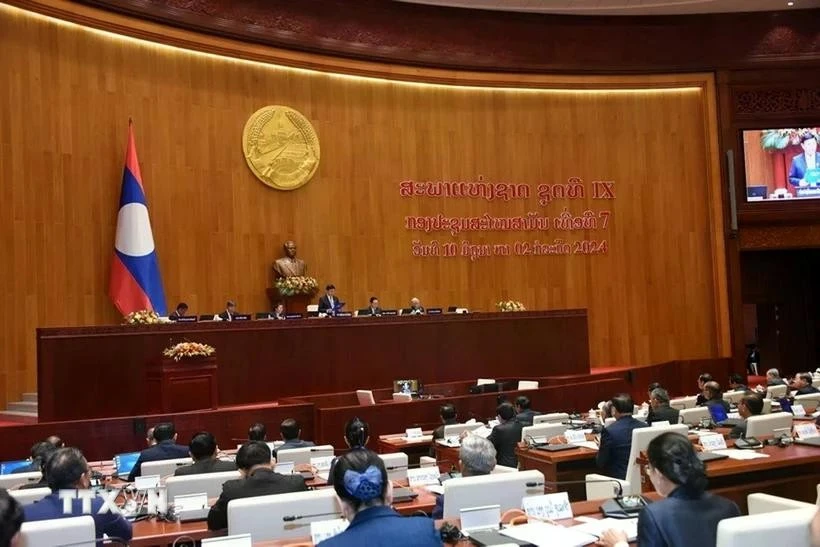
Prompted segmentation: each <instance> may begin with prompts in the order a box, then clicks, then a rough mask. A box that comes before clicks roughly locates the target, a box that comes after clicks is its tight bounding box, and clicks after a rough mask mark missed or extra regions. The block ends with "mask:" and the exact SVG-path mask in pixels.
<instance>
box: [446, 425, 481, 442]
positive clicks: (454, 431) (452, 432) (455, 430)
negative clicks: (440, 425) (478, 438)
mask: <svg viewBox="0 0 820 547" xmlns="http://www.w3.org/2000/svg"><path fill="white" fill-rule="evenodd" d="M483 425H484V424H482V423H475V424H452V425H445V426H444V438H445V439H448V438H450V437H458V436H459V435H461V434H462V433H464V432H465V431H475V430H476V429H478V428H479V427H482V426H483Z"/></svg>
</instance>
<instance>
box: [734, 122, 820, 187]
mask: <svg viewBox="0 0 820 547" xmlns="http://www.w3.org/2000/svg"><path fill="white" fill-rule="evenodd" d="M818 139H820V127H800V128H794V127H792V128H781V129H753V130H747V131H743V154H744V161H745V165H746V201H748V202H766V201H770V200H781V199H801V200H802V199H820V161H818V159H819V158H818V156H817V142H818Z"/></svg>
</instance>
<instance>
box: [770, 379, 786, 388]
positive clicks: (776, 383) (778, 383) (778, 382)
mask: <svg viewBox="0 0 820 547" xmlns="http://www.w3.org/2000/svg"><path fill="white" fill-rule="evenodd" d="M785 385H786V382H784V381H783V378H778V379H777V380H771V381H769V380H766V387H772V386H785Z"/></svg>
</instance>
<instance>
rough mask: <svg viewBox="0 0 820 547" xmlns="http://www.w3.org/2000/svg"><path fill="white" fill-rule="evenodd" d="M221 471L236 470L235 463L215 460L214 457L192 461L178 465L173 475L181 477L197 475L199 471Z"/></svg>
mask: <svg viewBox="0 0 820 547" xmlns="http://www.w3.org/2000/svg"><path fill="white" fill-rule="evenodd" d="M222 471H236V464H235V463H234V462H226V461H222V460H217V459H216V458H208V459H206V460H199V461H198V462H194V463H192V464H191V465H185V466H183V467H178V468H177V469H176V470H175V471H174V476H175V477H181V476H183V475H199V474H201V473H220V472H222Z"/></svg>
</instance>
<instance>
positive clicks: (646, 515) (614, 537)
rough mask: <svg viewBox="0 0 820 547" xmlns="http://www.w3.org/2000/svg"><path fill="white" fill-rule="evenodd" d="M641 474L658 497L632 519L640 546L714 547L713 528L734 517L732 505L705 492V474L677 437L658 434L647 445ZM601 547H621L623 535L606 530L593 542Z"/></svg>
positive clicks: (691, 451) (690, 448)
mask: <svg viewBox="0 0 820 547" xmlns="http://www.w3.org/2000/svg"><path fill="white" fill-rule="evenodd" d="M647 455H648V457H649V465H648V466H647V470H646V473H647V475H648V477H649V480H651V481H652V485H653V486H654V487H655V491H657V492H658V494H660V495H661V497H662V498H663V499H662V500H660V501H657V502H655V503H651V504H649V505H648V506H646V507H645V508H644V509H643V511H641V513H640V514H639V516H638V545H640V546H641V547H691V546H693V545H701V546H704V547H705V546H707V545H715V543H716V542H717V527H718V523H719V522H720V521H721V520H723V519H728V518H732V517H738V516H740V510H739V509H738V507H737V505H735V504H734V502H732V501H729V500H727V499H726V498H722V497H720V496H716V495H714V494H710V493H709V492H707V491H706V482H707V481H706V470H705V468H704V466H703V462H701V461H700V460H699V459H698V457H697V454H696V453H695V449H694V447H693V446H692V443H691V442H690V441H689V439H687V438H686V437H684V436H683V435H679V434H677V433H664V434H662V435H660V436H659V437H656V438H655V439H653V440H652V442H650V443H649V447H648V449H647ZM598 545H604V546H607V547H627V546H628V545H629V543H628V542H627V536H626V534H625V533H623V532H621V531H617V530H607V531H606V532H605V533H604V534H603V535H602V536H601V539H600V540H599V541H598Z"/></svg>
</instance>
